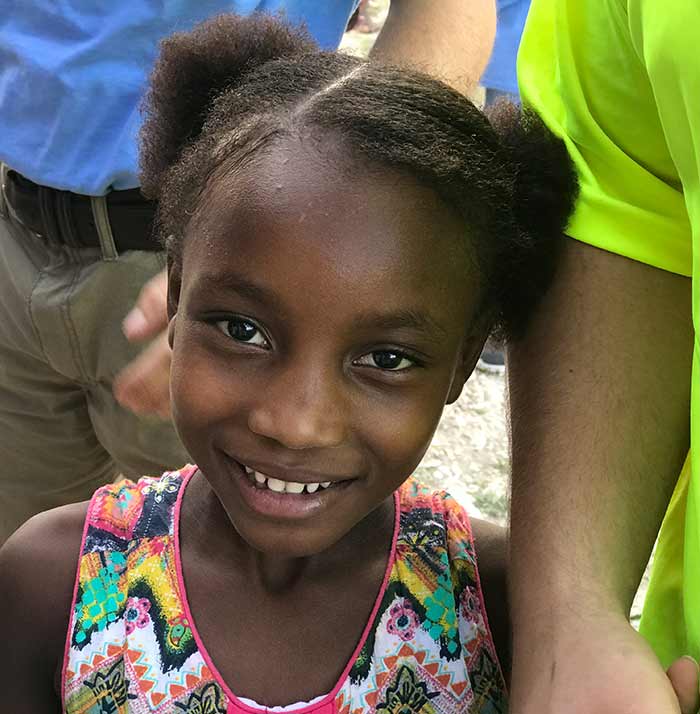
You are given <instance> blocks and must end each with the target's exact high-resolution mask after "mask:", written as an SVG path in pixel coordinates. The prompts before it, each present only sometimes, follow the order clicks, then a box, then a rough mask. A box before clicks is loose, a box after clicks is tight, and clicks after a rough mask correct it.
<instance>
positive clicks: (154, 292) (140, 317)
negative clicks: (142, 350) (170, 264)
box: [122, 270, 168, 340]
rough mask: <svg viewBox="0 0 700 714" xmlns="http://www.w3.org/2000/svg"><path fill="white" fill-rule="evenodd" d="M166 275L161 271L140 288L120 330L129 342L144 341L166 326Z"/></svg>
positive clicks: (165, 272)
mask: <svg viewBox="0 0 700 714" xmlns="http://www.w3.org/2000/svg"><path fill="white" fill-rule="evenodd" d="M167 304H168V275H167V271H165V270H162V271H161V272H160V273H158V275H155V276H154V277H153V278H151V279H150V280H149V281H148V282H147V283H146V284H145V285H144V286H143V288H141V292H140V293H139V296H138V299H137V300H136V303H135V305H134V307H133V308H132V310H131V312H129V314H128V315H127V316H126V317H125V318H124V322H123V323H122V328H123V330H124V334H125V335H126V337H127V339H129V340H145V339H148V338H149V337H153V336H154V335H157V334H158V333H159V332H161V331H162V330H164V329H165V327H166V326H167V324H168V310H167Z"/></svg>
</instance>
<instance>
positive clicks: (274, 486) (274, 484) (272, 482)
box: [267, 476, 285, 493]
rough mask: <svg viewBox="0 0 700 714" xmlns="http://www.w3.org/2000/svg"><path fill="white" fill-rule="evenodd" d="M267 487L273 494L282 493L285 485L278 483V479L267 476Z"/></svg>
mask: <svg viewBox="0 0 700 714" xmlns="http://www.w3.org/2000/svg"><path fill="white" fill-rule="evenodd" d="M267 487H268V488H269V489H270V491H274V492H275V493H284V490H285V488H284V487H285V483H284V481H280V480H279V479H278V478H272V477H271V476H268V478H267Z"/></svg>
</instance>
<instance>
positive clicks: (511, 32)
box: [481, 0, 530, 96]
mask: <svg viewBox="0 0 700 714" xmlns="http://www.w3.org/2000/svg"><path fill="white" fill-rule="evenodd" d="M529 9H530V0H497V2H496V10H497V13H498V21H497V24H496V40H495V42H494V43H493V51H492V52H491V59H490V60H489V64H488V66H487V67H486V71H485V72H484V74H483V75H482V77H481V84H482V86H484V87H487V88H488V89H499V90H500V91H501V92H509V93H510V94H515V95H516V96H517V94H518V80H517V77H516V73H515V61H516V59H517V56H518V47H519V46H520V37H521V36H522V34H523V28H524V27H525V20H526V18H527V11H528V10H529Z"/></svg>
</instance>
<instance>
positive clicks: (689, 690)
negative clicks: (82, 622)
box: [666, 657, 700, 714]
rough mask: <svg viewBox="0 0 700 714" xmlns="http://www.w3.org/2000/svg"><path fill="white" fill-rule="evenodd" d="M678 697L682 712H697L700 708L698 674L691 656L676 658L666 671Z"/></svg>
mask: <svg viewBox="0 0 700 714" xmlns="http://www.w3.org/2000/svg"><path fill="white" fill-rule="evenodd" d="M666 674H667V675H668V678H669V679H670V680H671V686H672V687H673V689H674V691H675V692H676V696H677V697H678V704H679V706H680V708H681V712H682V713H683V714H697V712H698V710H700V674H699V672H698V663H697V662H696V661H695V660H694V659H693V658H692V657H681V658H680V659H677V660H676V661H675V662H674V663H673V664H672V665H671V666H670V667H669V668H668V671H667V672H666Z"/></svg>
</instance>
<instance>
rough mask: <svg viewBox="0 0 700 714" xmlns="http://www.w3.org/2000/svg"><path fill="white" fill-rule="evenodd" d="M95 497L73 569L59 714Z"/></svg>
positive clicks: (87, 514)
mask: <svg viewBox="0 0 700 714" xmlns="http://www.w3.org/2000/svg"><path fill="white" fill-rule="evenodd" d="M94 503H95V496H94V494H93V496H92V498H91V499H90V503H89V504H88V509H87V512H86V513H85V523H83V535H82V538H81V539H80V552H79V553H78V564H77V565H76V567H75V583H74V585H73V597H72V598H71V601H70V611H69V612H68V631H67V632H66V644H65V646H64V649H63V667H61V713H62V714H66V672H67V671H68V654H69V652H70V641H71V639H72V637H73V613H74V612H75V605H76V602H77V600H78V586H79V585H80V566H81V564H82V562H83V553H84V551H85V541H86V540H87V532H88V528H89V525H90V515H91V514H92V509H93V504H94Z"/></svg>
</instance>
